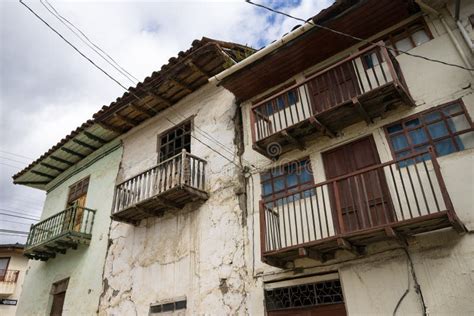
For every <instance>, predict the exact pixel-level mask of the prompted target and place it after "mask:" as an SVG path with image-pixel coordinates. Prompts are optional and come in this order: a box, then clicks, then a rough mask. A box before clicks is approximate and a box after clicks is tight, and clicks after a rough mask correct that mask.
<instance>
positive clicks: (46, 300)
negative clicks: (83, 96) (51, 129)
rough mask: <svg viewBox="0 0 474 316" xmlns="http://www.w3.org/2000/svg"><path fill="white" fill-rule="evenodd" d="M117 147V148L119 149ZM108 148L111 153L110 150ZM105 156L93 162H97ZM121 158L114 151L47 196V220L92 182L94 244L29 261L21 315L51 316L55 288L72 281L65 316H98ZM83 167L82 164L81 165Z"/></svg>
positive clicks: (88, 204) (89, 204)
mask: <svg viewBox="0 0 474 316" xmlns="http://www.w3.org/2000/svg"><path fill="white" fill-rule="evenodd" d="M117 144H118V142H115V146H117ZM105 147H106V148H108V149H110V144H108V145H106V146H105ZM101 151H102V150H99V151H98V152H97V153H95V154H94V155H93V156H98V155H99V154H100V152H101ZM121 155H122V151H121V149H120V148H117V149H115V150H114V151H112V152H110V153H109V154H108V155H106V156H105V157H102V158H101V159H100V160H98V161H96V162H95V163H93V164H92V165H90V166H88V167H87V168H85V169H83V170H80V171H79V172H78V173H76V174H74V175H72V176H71V177H69V178H67V180H65V182H63V183H61V184H59V185H58V186H57V187H56V188H54V189H52V190H51V191H49V192H48V194H47V196H46V201H45V204H44V210H43V214H42V216H41V218H42V219H45V218H47V217H49V216H51V215H53V214H56V213H58V212H60V211H62V210H63V209H64V208H65V207H66V203H67V196H68V194H69V186H70V185H72V184H73V183H75V182H77V181H79V180H81V179H83V178H85V177H87V176H90V181H89V188H88V191H87V199H86V204H85V206H86V207H87V208H91V209H95V210H96V214H95V218H94V226H93V229H92V239H91V242H90V244H89V245H88V246H87V245H80V246H79V247H78V249H77V250H72V249H69V250H68V251H67V252H66V254H57V256H56V258H53V259H49V260H48V261H46V262H42V261H35V260H30V261H29V264H28V270H27V276H26V279H25V282H24V283H23V291H22V293H21V298H20V303H19V306H18V311H17V315H49V313H50V309H51V304H52V296H51V295H50V291H51V286H52V284H53V283H54V282H57V281H60V280H62V279H65V278H68V277H69V278H70V279H69V284H68V289H67V291H66V298H65V302H64V309H63V315H93V314H95V313H96V311H97V307H98V304H99V297H100V294H101V293H102V272H103V266H104V260H105V254H106V251H107V234H108V231H109V225H110V209H111V207H112V198H113V192H114V185H115V179H116V177H117V171H118V168H119V164H120V159H121ZM82 164H83V162H81V163H80V165H82ZM67 172H68V171H67Z"/></svg>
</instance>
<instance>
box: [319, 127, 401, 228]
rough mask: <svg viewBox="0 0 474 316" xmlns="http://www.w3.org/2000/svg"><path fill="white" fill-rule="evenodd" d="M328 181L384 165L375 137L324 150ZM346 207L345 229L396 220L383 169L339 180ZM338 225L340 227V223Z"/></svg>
mask: <svg viewBox="0 0 474 316" xmlns="http://www.w3.org/2000/svg"><path fill="white" fill-rule="evenodd" d="M323 162H324V169H325V172H326V178H327V179H328V180H330V179H334V178H337V177H340V176H344V175H348V174H351V173H354V172H356V171H358V170H361V169H364V168H367V167H370V166H374V165H378V164H380V159H379V156H378V154H377V149H376V147H375V143H374V139H373V137H372V136H369V137H365V138H362V139H359V140H356V141H354V142H352V143H349V144H347V145H343V146H340V147H337V148H335V149H333V150H330V151H328V152H325V153H323ZM336 184H337V190H338V194H337V196H339V202H340V206H341V210H342V218H343V224H344V232H351V231H357V230H360V229H365V228H370V227H374V226H379V225H384V224H387V223H389V222H391V221H393V207H392V205H391V202H390V196H389V193H388V187H387V183H386V180H385V174H384V172H383V170H381V169H376V170H373V171H369V172H364V173H362V174H358V175H354V176H350V177H348V178H345V179H344V180H340V181H337V182H336ZM330 195H331V209H332V210H333V219H334V221H335V223H339V221H338V216H337V214H336V205H337V203H336V200H335V199H336V194H335V192H334V187H333V186H332V185H331V186H330ZM337 227H340V225H338V226H337Z"/></svg>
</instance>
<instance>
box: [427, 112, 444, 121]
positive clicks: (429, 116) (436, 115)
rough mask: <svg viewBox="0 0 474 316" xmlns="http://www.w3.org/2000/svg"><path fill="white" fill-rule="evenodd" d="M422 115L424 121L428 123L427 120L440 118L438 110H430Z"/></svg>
mask: <svg viewBox="0 0 474 316" xmlns="http://www.w3.org/2000/svg"><path fill="white" fill-rule="evenodd" d="M423 117H424V121H425V122H426V123H429V122H433V121H436V120H439V119H440V118H441V113H440V112H438V111H436V112H430V113H427V114H425V115H424V116H423Z"/></svg>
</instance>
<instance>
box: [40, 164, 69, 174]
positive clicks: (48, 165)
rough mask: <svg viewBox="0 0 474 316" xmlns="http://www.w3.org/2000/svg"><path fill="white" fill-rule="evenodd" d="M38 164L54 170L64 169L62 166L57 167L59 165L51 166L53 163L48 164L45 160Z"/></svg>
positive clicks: (62, 170) (60, 170) (61, 170)
mask: <svg viewBox="0 0 474 316" xmlns="http://www.w3.org/2000/svg"><path fill="white" fill-rule="evenodd" d="M40 165H42V166H44V167H46V168H49V169H53V170H56V171H59V172H64V171H65V170H66V169H63V168H59V167H56V166H53V165H50V164H49V163H46V162H40Z"/></svg>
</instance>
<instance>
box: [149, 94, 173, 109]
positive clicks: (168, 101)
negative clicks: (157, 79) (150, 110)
mask: <svg viewBox="0 0 474 316" xmlns="http://www.w3.org/2000/svg"><path fill="white" fill-rule="evenodd" d="M148 94H149V95H150V96H152V97H153V98H155V99H157V100H158V101H159V102H162V103H165V104H166V105H167V106H170V105H172V104H173V103H172V102H171V101H170V100H168V99H166V98H165V97H163V96H161V95H159V94H158V93H156V92H153V91H148Z"/></svg>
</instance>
